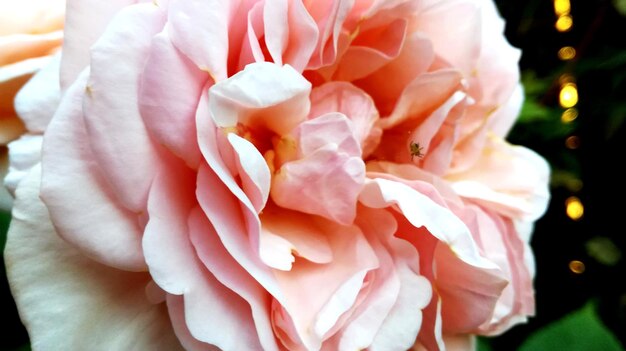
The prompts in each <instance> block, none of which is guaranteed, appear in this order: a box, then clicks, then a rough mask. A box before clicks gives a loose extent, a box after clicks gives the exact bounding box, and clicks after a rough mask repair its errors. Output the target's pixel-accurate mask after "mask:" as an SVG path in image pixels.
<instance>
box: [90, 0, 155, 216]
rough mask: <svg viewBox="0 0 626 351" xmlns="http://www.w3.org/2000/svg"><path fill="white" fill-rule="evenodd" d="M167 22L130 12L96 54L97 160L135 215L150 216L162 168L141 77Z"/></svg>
mask: <svg viewBox="0 0 626 351" xmlns="http://www.w3.org/2000/svg"><path fill="white" fill-rule="evenodd" d="M164 20H165V13H164V12H163V11H162V10H161V9H160V8H158V7H157V6H154V5H153V4H137V5H133V6H129V7H127V8H125V9H123V10H121V11H120V13H119V14H118V15H117V16H115V18H113V20H112V22H111V24H110V25H109V27H108V28H107V30H106V31H105V32H104V33H103V35H102V36H101V37H100V39H98V41H97V42H96V43H95V44H94V45H93V46H92V48H91V67H92V70H91V74H90V77H89V81H88V83H87V90H86V91H85V99H84V110H85V125H86V127H87V132H88V133H89V137H90V144H91V146H92V149H93V155H94V156H95V158H96V159H97V161H98V162H99V163H100V166H101V169H102V171H103V173H104V174H105V176H106V177H107V180H108V181H109V182H110V183H111V185H112V186H113V189H114V191H115V192H116V194H117V197H118V198H119V200H120V201H121V202H122V204H123V205H124V206H126V207H127V208H128V209H130V210H132V211H136V212H140V211H144V210H145V204H146V198H147V196H148V190H149V187H150V183H151V182H152V177H153V175H154V173H155V172H156V169H157V166H158V162H159V161H158V155H157V151H156V149H155V147H154V146H153V144H152V141H151V140H150V137H149V135H148V132H147V131H146V128H145V126H144V123H143V121H142V119H141V115H140V113H139V104H138V93H139V84H140V75H141V71H142V70H143V67H144V64H145V61H146V59H147V56H148V51H149V48H150V42H151V39H152V37H153V36H154V35H155V34H157V33H158V32H159V31H160V30H161V29H162V27H163V23H164ZM112 62H119V64H117V65H116V64H112ZM129 169H132V170H133V171H132V172H128V170H129Z"/></svg>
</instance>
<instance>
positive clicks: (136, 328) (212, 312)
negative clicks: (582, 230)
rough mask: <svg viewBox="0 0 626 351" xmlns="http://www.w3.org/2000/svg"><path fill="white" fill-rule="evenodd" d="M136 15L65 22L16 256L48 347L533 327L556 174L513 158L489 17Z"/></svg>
mask: <svg viewBox="0 0 626 351" xmlns="http://www.w3.org/2000/svg"><path fill="white" fill-rule="evenodd" d="M132 3H133V2H132V1H123V0H119V1H114V2H107V3H101V2H95V1H84V0H83V1H80V2H79V1H72V2H70V3H69V4H68V20H67V27H66V43H65V47H64V55H63V58H62V61H61V76H60V81H61V86H62V90H63V91H64V93H63V98H62V101H61V104H60V106H59V108H58V110H57V111H56V113H55V115H54V117H53V119H52V121H51V123H50V125H49V127H48V128H47V131H46V136H45V138H44V155H43V162H42V165H41V167H39V166H35V167H33V168H32V170H31V171H30V173H29V174H28V175H27V176H26V177H25V178H24V179H23V180H22V181H21V182H20V183H19V185H18V187H17V192H16V193H17V201H16V206H15V210H14V214H13V215H14V222H13V225H12V228H11V231H10V234H9V240H8V243H7V252H6V257H7V268H8V271H9V279H10V281H11V286H12V289H13V292H14V295H15V297H16V301H17V303H18V306H19V308H20V312H21V315H22V318H23V320H24V323H25V324H26V326H27V328H28V329H29V332H30V335H31V339H32V342H33V347H34V348H47V347H49V346H50V345H55V347H61V348H70V349H93V348H96V349H99V348H102V349H127V348H133V347H136V348H139V349H155V348H156V349H168V350H169V349H178V348H181V346H182V348H185V349H190V350H196V349H198V350H200V349H211V345H213V346H216V347H218V348H220V349H224V350H258V349H264V350H282V349H288V350H354V349H371V350H406V349H409V348H414V349H428V350H437V349H444V348H446V347H447V349H469V348H471V347H472V343H473V341H472V337H471V336H472V335H473V334H484V335H491V334H496V333H501V332H503V331H505V330H506V329H508V328H509V327H510V326H512V325H513V324H515V323H519V322H520V321H523V320H525V318H526V317H527V316H529V315H532V314H533V312H534V305H533V291H532V277H533V274H534V273H533V264H532V253H531V252H530V250H529V247H528V239H529V234H530V229H531V226H532V222H533V221H534V220H536V219H537V218H538V217H539V216H540V215H541V214H542V213H543V211H544V210H545V206H546V202H547V199H548V194H547V175H548V168H547V165H546V164H545V161H543V160H542V159H541V158H540V157H538V156H537V155H536V154H534V153H533V152H531V151H529V150H527V149H524V148H522V147H517V146H511V145H509V144H507V143H506V141H504V139H503V138H504V136H505V135H506V133H507V132H508V130H509V129H510V127H511V125H512V123H513V122H514V120H515V117H516V115H517V113H518V110H519V107H520V104H521V100H522V96H523V94H522V91H521V88H520V86H519V82H518V81H519V74H518V69H517V60H518V58H519V52H518V51H517V50H515V49H513V48H511V47H510V46H509V45H508V43H507V42H506V40H505V39H504V38H503V36H502V31H503V22H502V20H501V19H500V18H499V16H498V14H497V12H496V10H495V7H494V5H493V4H492V3H490V2H481V1H471V0H449V1H439V2H433V1H409V0H404V1H340V0H337V1H317V2H313V1H311V2H306V1H305V2H302V1H298V0H293V1H287V0H285V1H278V0H276V1H273V0H265V1H229V2H225V1H189V0H186V1H182V0H179V1H177V0H170V1H169V2H159V3H157V2H154V3H138V4H132ZM88 47H90V49H89V50H87V48H88ZM23 117H24V118H25V119H27V120H28V119H29V116H23ZM42 171H43V174H42V173H41V172H42ZM40 179H41V182H40V181H39V180H40ZM39 196H40V197H41V199H42V200H43V202H41V201H39V199H38V197H39ZM48 213H49V218H48ZM57 235H58V236H57ZM68 317H71V318H68ZM57 345H58V346H57Z"/></svg>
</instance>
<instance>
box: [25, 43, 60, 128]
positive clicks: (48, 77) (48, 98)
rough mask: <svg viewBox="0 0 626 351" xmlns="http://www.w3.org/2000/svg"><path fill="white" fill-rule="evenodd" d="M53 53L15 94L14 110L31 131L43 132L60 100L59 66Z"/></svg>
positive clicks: (57, 56) (58, 56) (57, 58)
mask: <svg viewBox="0 0 626 351" xmlns="http://www.w3.org/2000/svg"><path fill="white" fill-rule="evenodd" d="M60 64H61V56H60V55H55V56H54V57H53V58H52V60H51V61H50V62H49V63H48V64H46V65H45V66H44V67H43V68H42V69H41V70H40V71H39V72H37V74H35V75H34V76H33V77H32V78H31V79H30V80H29V81H28V82H27V83H26V84H25V85H24V87H23V88H22V89H21V90H20V91H19V92H18V93H17V95H16V96H15V111H16V112H17V113H18V115H19V116H20V118H21V119H22V121H24V124H25V125H26V128H27V129H28V131H29V132H31V133H43V132H44V131H45V130H46V127H47V126H48V123H50V120H51V119H52V115H54V112H55V111H56V109H57V107H58V106H59V102H60V100H61V90H60V89H61V86H60V83H59V67H60Z"/></svg>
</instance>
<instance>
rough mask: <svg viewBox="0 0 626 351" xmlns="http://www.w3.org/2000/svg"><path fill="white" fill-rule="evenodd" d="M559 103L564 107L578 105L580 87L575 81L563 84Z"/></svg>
mask: <svg viewBox="0 0 626 351" xmlns="http://www.w3.org/2000/svg"><path fill="white" fill-rule="evenodd" d="M559 103H560V104H561V106H562V107H564V108H570V107H574V106H576V104H577V103H578V88H577V87H576V84H575V83H565V84H563V85H562V86H561V92H560V93H559Z"/></svg>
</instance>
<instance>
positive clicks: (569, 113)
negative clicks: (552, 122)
mask: <svg viewBox="0 0 626 351" xmlns="http://www.w3.org/2000/svg"><path fill="white" fill-rule="evenodd" d="M576 118H578V110H577V109H575V108H568V109H567V110H565V111H563V113H562V114H561V122H563V123H571V122H573V121H574V120H575V119H576Z"/></svg>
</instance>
